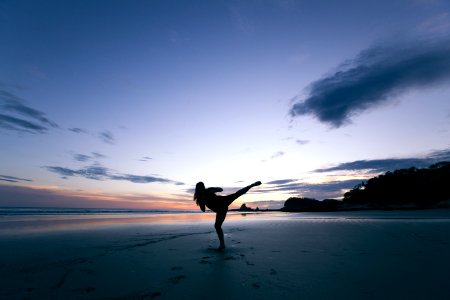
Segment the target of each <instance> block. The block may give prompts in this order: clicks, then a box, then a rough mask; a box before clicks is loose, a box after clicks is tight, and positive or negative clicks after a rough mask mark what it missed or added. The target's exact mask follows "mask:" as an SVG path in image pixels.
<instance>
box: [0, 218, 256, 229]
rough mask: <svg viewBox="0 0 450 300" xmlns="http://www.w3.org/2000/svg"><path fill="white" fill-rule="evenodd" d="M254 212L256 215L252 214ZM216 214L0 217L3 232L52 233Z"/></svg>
mask: <svg viewBox="0 0 450 300" xmlns="http://www.w3.org/2000/svg"><path fill="white" fill-rule="evenodd" d="M246 215H248V214H240V213H230V214H229V218H230V219H232V220H239V219H243V218H244V217H245V216H246ZM250 215H252V214H250ZM214 218H215V214H212V213H151V214H136V213H134V214H92V215H89V214H81V215H37V216H3V217H2V218H0V234H20V233H33V232H36V233H37V232H52V231H63V230H90V229H100V228H106V227H110V226H118V225H120V226H126V225H140V224H141V225H144V226H145V225H146V224H166V225H170V224H179V223H196V222H211V223H213V222H214Z"/></svg>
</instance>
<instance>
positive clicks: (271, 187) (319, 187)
mask: <svg viewBox="0 0 450 300" xmlns="http://www.w3.org/2000/svg"><path fill="white" fill-rule="evenodd" d="M362 181H363V179H349V180H340V181H331V182H325V183H308V182H300V181H297V180H295V179H281V180H274V181H271V182H268V183H265V184H264V185H263V186H262V187H261V188H258V189H256V190H255V191H254V192H255V193H258V194H260V193H263V194H265V193H276V192H278V193H284V194H290V195H292V196H302V197H312V198H316V199H324V198H338V197H342V196H343V191H345V190H349V189H352V188H353V187H354V186H355V185H356V184H358V183H361V182H362Z"/></svg>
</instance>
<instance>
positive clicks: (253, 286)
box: [252, 282, 261, 289]
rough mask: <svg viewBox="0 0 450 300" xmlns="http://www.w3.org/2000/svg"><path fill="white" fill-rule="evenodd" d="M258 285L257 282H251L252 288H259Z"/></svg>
mask: <svg viewBox="0 0 450 300" xmlns="http://www.w3.org/2000/svg"><path fill="white" fill-rule="evenodd" d="M260 287H261V286H260V285H259V283H258V282H255V283H253V284H252V288H254V289H259V288H260Z"/></svg>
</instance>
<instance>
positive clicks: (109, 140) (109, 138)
mask: <svg viewBox="0 0 450 300" xmlns="http://www.w3.org/2000/svg"><path fill="white" fill-rule="evenodd" d="M98 136H99V138H100V139H101V140H102V141H103V142H105V143H106V144H110V145H113V144H114V142H115V139H114V135H113V134H112V132H111V131H109V130H105V131H102V132H100V133H99V135H98Z"/></svg>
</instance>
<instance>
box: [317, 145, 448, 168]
mask: <svg viewBox="0 0 450 300" xmlns="http://www.w3.org/2000/svg"><path fill="white" fill-rule="evenodd" d="M449 160H450V150H441V151H434V152H432V153H430V154H428V155H427V156H425V157H420V158H387V159H372V160H356V161H352V162H346V163H341V164H338V165H337V166H333V167H329V168H323V169H317V170H314V171H315V172H332V171H358V170H371V171H373V172H380V173H381V172H387V171H394V170H397V169H405V168H411V167H416V168H424V167H429V166H430V165H432V164H435V163H437V162H440V161H449Z"/></svg>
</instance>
